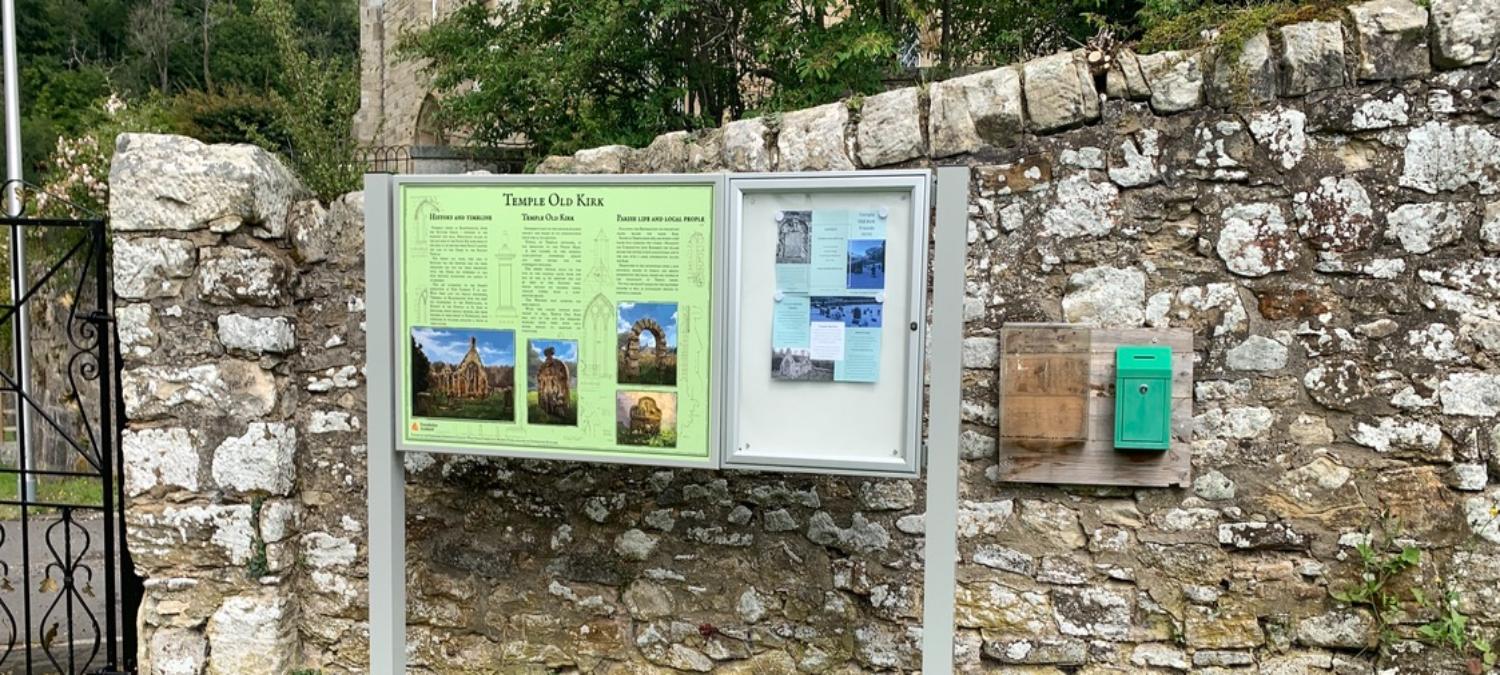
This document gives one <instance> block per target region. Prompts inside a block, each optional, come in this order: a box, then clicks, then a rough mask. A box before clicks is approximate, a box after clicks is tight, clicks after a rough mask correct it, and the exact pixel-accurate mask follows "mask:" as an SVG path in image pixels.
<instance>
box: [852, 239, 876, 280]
mask: <svg viewBox="0 0 1500 675" xmlns="http://www.w3.org/2000/svg"><path fill="white" fill-rule="evenodd" d="M849 288H859V289H870V288H885V240H884V239H850V240H849Z"/></svg>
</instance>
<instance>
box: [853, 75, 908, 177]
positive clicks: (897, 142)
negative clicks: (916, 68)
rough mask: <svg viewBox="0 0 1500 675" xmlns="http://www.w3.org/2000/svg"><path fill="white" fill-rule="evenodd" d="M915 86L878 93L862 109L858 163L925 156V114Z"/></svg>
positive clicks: (882, 163) (876, 163)
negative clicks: (923, 140)
mask: <svg viewBox="0 0 1500 675" xmlns="http://www.w3.org/2000/svg"><path fill="white" fill-rule="evenodd" d="M917 94H918V91H917V89H916V87H907V88H905V89H897V90H895V91H888V92H885V93H883V94H876V95H874V96H871V97H869V98H867V99H865V102H864V105H863V106H862V107H861V108H860V110H859V128H858V130H857V131H856V133H855V140H856V142H857V144H858V146H859V163H860V164H862V165H864V166H886V165H889V164H896V163H898V162H904V161H907V160H909V159H916V158H918V157H921V156H922V116H921V110H920V106H919V104H920V103H921V101H920V99H919V98H918V96H917Z"/></svg>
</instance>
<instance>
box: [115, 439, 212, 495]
mask: <svg viewBox="0 0 1500 675" xmlns="http://www.w3.org/2000/svg"><path fill="white" fill-rule="evenodd" d="M120 450H121V452H122V453H124V455H125V494H127V495H129V496H131V497H138V496H140V495H142V494H145V493H146V492H147V491H149V490H152V489H154V488H157V487H175V488H181V489H183V490H189V491H196V490H197V489H198V444H197V439H196V438H195V437H194V434H193V433H192V432H191V431H188V430H187V429H183V428H181V427H169V428H165V429H126V430H125V431H124V432H123V433H122V434H121V436H120Z"/></svg>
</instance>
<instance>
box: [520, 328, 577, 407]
mask: <svg viewBox="0 0 1500 675" xmlns="http://www.w3.org/2000/svg"><path fill="white" fill-rule="evenodd" d="M526 422H527V423H529V424H556V425H560V426H578V341H577V340H528V341H527V349H526Z"/></svg>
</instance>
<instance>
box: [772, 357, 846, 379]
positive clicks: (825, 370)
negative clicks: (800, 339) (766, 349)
mask: <svg viewBox="0 0 1500 675" xmlns="http://www.w3.org/2000/svg"><path fill="white" fill-rule="evenodd" d="M771 379H774V380H808V381H816V382H832V381H833V362H832V361H814V360H813V358H812V351H810V350H807V349H773V350H771Z"/></svg>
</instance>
